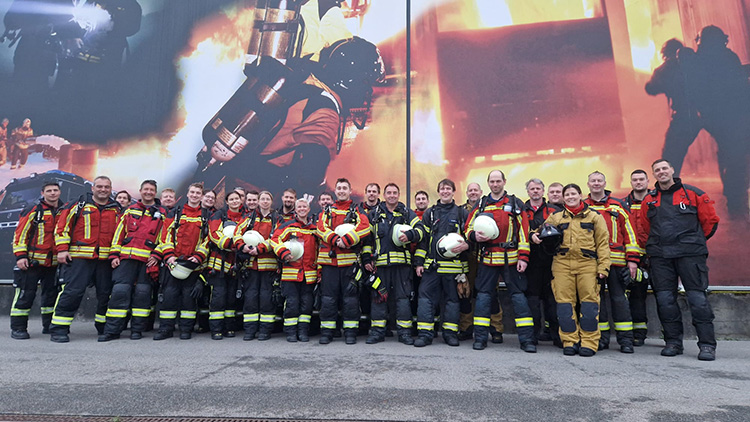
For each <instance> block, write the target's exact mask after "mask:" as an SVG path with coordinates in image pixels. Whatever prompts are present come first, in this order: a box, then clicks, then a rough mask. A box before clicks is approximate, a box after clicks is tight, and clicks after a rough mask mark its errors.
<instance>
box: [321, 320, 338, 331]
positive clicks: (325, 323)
mask: <svg viewBox="0 0 750 422" xmlns="http://www.w3.org/2000/svg"><path fill="white" fill-rule="evenodd" d="M320 328H326V329H329V330H334V329H336V321H320Z"/></svg>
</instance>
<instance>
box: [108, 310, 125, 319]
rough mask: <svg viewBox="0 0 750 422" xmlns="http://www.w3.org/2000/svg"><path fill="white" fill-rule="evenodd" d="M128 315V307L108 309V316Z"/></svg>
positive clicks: (119, 316)
mask: <svg viewBox="0 0 750 422" xmlns="http://www.w3.org/2000/svg"><path fill="white" fill-rule="evenodd" d="M126 316H128V310H127V309H112V308H109V309H107V318H125V317H126Z"/></svg>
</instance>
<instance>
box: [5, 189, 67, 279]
mask: <svg viewBox="0 0 750 422" xmlns="http://www.w3.org/2000/svg"><path fill="white" fill-rule="evenodd" d="M56 218H57V208H55V207H53V206H51V205H49V204H47V203H46V202H44V200H40V201H39V202H38V203H37V204H34V205H32V206H30V207H28V208H26V209H24V210H23V211H22V212H21V218H20V219H19V220H18V225H17V226H16V231H15V233H14V235H13V254H14V255H16V261H17V260H19V259H23V258H27V259H29V260H30V261H31V260H36V261H39V265H41V266H43V267H51V266H54V265H57V259H53V256H54V255H56V254H57V249H56V248H55V222H56Z"/></svg>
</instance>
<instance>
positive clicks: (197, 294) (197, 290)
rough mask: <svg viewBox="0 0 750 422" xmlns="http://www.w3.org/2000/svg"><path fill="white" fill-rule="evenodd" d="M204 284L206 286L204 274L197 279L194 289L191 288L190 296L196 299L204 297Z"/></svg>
mask: <svg viewBox="0 0 750 422" xmlns="http://www.w3.org/2000/svg"><path fill="white" fill-rule="evenodd" d="M203 286H204V284H203V276H202V275H201V276H199V277H198V278H197V279H196V280H195V284H194V285H193V289H192V290H190V297H192V298H193V299H195V300H198V299H200V298H201V297H203Z"/></svg>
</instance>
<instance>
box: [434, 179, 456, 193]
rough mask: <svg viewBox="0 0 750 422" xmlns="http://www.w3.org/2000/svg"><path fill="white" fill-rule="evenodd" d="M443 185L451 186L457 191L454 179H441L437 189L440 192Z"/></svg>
mask: <svg viewBox="0 0 750 422" xmlns="http://www.w3.org/2000/svg"><path fill="white" fill-rule="evenodd" d="M443 185H445V186H450V187H451V188H452V189H453V192H455V191H456V184H455V183H453V180H451V179H443V180H441V181H439V182H438V187H437V191H438V192H440V186H443Z"/></svg>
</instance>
